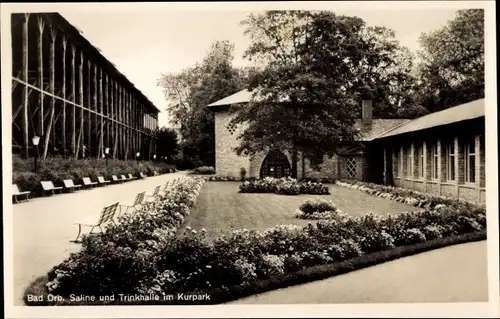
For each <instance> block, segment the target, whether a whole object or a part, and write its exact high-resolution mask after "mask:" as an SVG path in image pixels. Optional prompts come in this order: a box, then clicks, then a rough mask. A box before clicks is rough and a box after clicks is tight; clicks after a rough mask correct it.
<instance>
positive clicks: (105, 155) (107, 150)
mask: <svg viewBox="0 0 500 319" xmlns="http://www.w3.org/2000/svg"><path fill="white" fill-rule="evenodd" d="M108 155H109V147H106V148H105V149H104V158H105V159H106V166H108Z"/></svg>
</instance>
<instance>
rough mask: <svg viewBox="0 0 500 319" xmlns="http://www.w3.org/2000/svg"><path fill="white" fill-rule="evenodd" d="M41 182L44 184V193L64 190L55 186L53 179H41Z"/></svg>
mask: <svg viewBox="0 0 500 319" xmlns="http://www.w3.org/2000/svg"><path fill="white" fill-rule="evenodd" d="M40 184H41V185H42V189H43V191H44V193H48V192H51V193H52V195H55V191H59V192H60V193H62V191H63V188H62V187H54V184H53V183H52V181H41V182H40Z"/></svg>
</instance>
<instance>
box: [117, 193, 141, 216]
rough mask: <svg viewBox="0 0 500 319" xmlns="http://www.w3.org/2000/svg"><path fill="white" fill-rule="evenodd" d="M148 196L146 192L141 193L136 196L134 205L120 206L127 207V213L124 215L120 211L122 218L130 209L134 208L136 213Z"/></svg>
mask: <svg viewBox="0 0 500 319" xmlns="http://www.w3.org/2000/svg"><path fill="white" fill-rule="evenodd" d="M145 195H146V192H142V193H139V194H137V195H136V196H135V200H134V202H133V204H132V205H120V207H126V210H125V213H122V212H121V211H120V216H123V214H126V213H127V212H128V210H129V209H130V208H132V209H133V210H134V211H136V210H137V206H139V205H141V204H142V202H143V201H144V196H145Z"/></svg>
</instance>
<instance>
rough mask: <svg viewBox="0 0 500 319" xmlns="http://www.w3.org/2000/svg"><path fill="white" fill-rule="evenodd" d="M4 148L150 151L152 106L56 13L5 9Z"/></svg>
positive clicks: (130, 155) (92, 153)
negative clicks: (7, 127) (8, 117)
mask: <svg viewBox="0 0 500 319" xmlns="http://www.w3.org/2000/svg"><path fill="white" fill-rule="evenodd" d="M11 34H12V148H13V153H15V154H19V155H21V156H25V157H28V156H30V153H31V152H32V151H33V149H34V148H33V147H32V138H33V137H34V136H39V137H40V143H39V146H38V151H39V152H40V155H42V156H43V157H45V156H49V155H61V156H64V157H73V158H82V157H101V156H102V155H103V154H104V150H105V149H107V148H109V154H110V156H111V157H113V158H118V159H135V158H136V157H137V155H139V157H138V158H139V159H141V160H142V159H144V160H147V159H152V158H153V156H154V154H155V153H156V130H157V127H158V113H159V112H160V110H159V109H158V108H157V107H156V106H155V105H154V104H153V103H152V102H151V101H150V100H149V99H148V98H147V97H146V96H145V95H144V94H143V93H142V92H141V91H140V90H138V89H137V88H136V87H135V86H134V84H133V83H131V82H130V81H129V80H128V79H127V78H126V77H125V76H124V75H123V74H122V73H120V71H118V70H117V69H116V67H115V65H114V64H113V63H111V62H110V61H109V60H107V59H106V58H105V57H104V56H103V55H102V54H101V51H100V49H98V48H96V47H95V46H93V45H92V44H91V43H90V42H89V41H88V40H86V39H85V38H84V37H83V35H82V32H81V31H80V30H78V29H77V28H76V27H74V26H73V25H72V24H71V23H69V22H68V21H67V20H66V19H65V18H64V17H63V16H61V15H60V14H58V13H19V14H17V13H16V14H12V15H11Z"/></svg>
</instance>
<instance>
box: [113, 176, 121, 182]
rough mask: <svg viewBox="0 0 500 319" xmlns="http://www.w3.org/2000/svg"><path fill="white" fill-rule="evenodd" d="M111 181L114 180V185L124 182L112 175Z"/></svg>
mask: <svg viewBox="0 0 500 319" xmlns="http://www.w3.org/2000/svg"><path fill="white" fill-rule="evenodd" d="M111 179H112V180H113V182H114V183H122V182H123V180H122V179H120V178H118V177H117V176H116V175H112V176H111Z"/></svg>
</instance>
